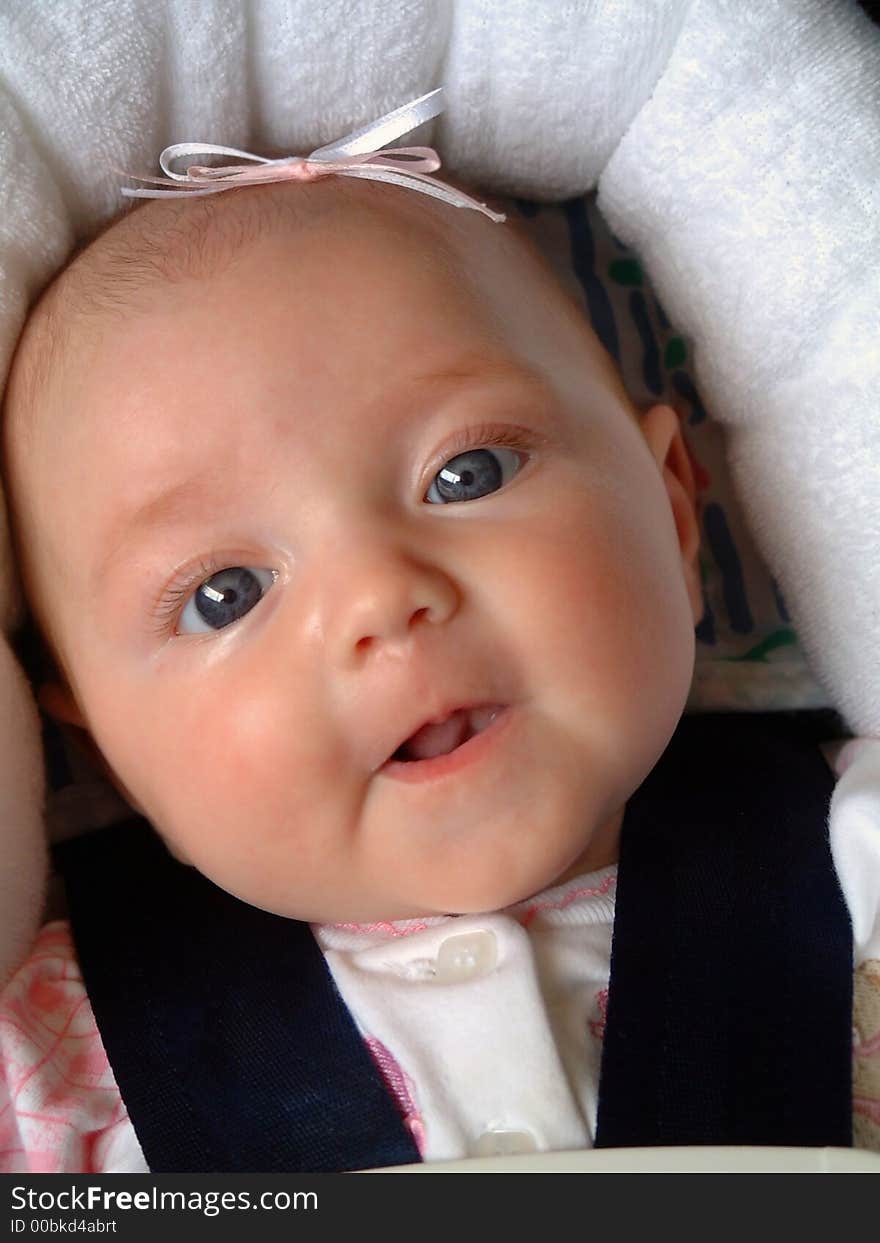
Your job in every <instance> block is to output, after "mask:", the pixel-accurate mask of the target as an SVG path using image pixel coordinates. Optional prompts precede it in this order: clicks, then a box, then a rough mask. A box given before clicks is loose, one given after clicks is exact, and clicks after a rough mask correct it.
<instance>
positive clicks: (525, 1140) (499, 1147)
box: [473, 1127, 538, 1157]
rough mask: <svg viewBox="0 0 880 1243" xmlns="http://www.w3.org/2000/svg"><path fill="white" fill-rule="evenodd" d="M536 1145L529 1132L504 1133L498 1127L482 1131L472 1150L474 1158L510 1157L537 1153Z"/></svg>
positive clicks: (504, 1131)
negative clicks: (520, 1153)
mask: <svg viewBox="0 0 880 1243" xmlns="http://www.w3.org/2000/svg"><path fill="white" fill-rule="evenodd" d="M537 1151H538V1143H537V1140H536V1139H535V1137H534V1135H532V1133H531V1132H530V1131H506V1130H504V1129H503V1128H501V1127H499V1128H498V1129H497V1130H496V1129H492V1130H489V1131H484V1132H483V1134H482V1135H481V1136H480V1138H479V1139H478V1140H477V1142H476V1144H475V1145H474V1148H473V1155H474V1156H475V1157H510V1156H515V1155H516V1153H518V1152H537Z"/></svg>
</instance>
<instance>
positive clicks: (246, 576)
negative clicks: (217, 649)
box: [177, 565, 277, 634]
mask: <svg viewBox="0 0 880 1243" xmlns="http://www.w3.org/2000/svg"><path fill="white" fill-rule="evenodd" d="M276 577H277V576H276V573H275V571H274V570H261V569H254V568H252V567H248V566H244V565H233V566H230V567H229V569H227V570H220V571H219V572H218V573H217V574H212V575H211V577H210V578H206V579H205V581H204V582H203V583H201V584H200V585H199V586H198V587H197V588H196V590H195V591H194V592H193V594H192V595H191V596H190V598H189V599H188V600H187V602H186V605H185V607H184V609H183V612H182V613H181V614H180V621H179V622H178V624H177V633H178V634H204V633H206V632H210V631H212V630H222V629H223V628H224V626H231V625H232V623H233V622H237V621H239V620H240V619H241V618H242V617H244V616H245V614H246V613H249V612H250V611H251V609H252V608H253V607H254V605H256V604H259V602H260V601H261V600H262V598H263V596H264V595H265V594H266V592H267V591H268V590H269V588H270V587H271V586H272V584H273V583H274V581H275V578H276Z"/></svg>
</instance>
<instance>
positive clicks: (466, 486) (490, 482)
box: [425, 445, 522, 505]
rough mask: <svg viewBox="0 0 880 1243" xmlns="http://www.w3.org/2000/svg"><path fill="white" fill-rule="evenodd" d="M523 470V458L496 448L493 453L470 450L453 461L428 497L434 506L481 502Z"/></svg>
mask: <svg viewBox="0 0 880 1243" xmlns="http://www.w3.org/2000/svg"><path fill="white" fill-rule="evenodd" d="M521 466H522V454H521V453H515V452H514V451H513V449H505V448H503V447H502V446H501V445H495V446H494V447H493V448H491V449H468V451H467V453H459V454H458V455H457V456H456V457H454V458H450V459H449V461H448V462H447V463H446V465H445V466H444V467H443V469H442V470H440V471H438V472H437V474H436V475H435V476H434V481H433V483H432V484H431V486H430V488H429V489H428V492H427V495H426V496H425V500H426V501H430V502H431V503H432V504H439V505H447V504H449V503H450V502H452V501H477V500H479V499H480V497H481V496H489V495H490V494H491V493H492V492H497V491H498V489H499V488H503V487H504V485H505V484H506V483H509V482H510V480H511V479H512V478H513V476H514V475H515V474H516V473H517V471H518V470H519V469H520V467H521Z"/></svg>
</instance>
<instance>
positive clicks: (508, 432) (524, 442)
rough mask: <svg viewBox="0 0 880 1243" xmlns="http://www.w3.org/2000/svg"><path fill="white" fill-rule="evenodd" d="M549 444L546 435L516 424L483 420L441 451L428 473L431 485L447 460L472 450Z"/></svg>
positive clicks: (528, 448) (464, 431)
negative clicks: (484, 421) (485, 421)
mask: <svg viewBox="0 0 880 1243" xmlns="http://www.w3.org/2000/svg"><path fill="white" fill-rule="evenodd" d="M547 443H548V441H547V437H546V436H542V435H541V433H540V432H536V431H533V430H532V429H531V428H527V427H520V426H519V425H518V424H516V423H480V424H478V425H477V426H475V427H463V428H461V430H460V431H457V432H456V433H455V435H454V436H452V437H451V438H450V439H449V440H448V441H447V442H446V443H445V444H444V445H443V446H442V448H441V449H440V451H439V452H438V454H437V456H436V458H435V459H434V464H433V465H432V467H431V470H430V471H429V473H428V483H429V486H430V481H431V480H432V479H433V478H434V476H435V475H436V474H437V472H438V471H439V470H440V468H441V467H442V466H443V464H444V463H445V462H448V461H449V460H450V459H451V458H454V457H457V456H458V455H459V454H460V453H466V452H467V451H468V450H469V449H491V448H492V447H493V446H494V445H498V446H499V447H500V448H503V449H520V450H522V451H523V452H524V453H528V452H531V451H533V450H535V449H537V448H540V447H541V446H542V445H545V444H547Z"/></svg>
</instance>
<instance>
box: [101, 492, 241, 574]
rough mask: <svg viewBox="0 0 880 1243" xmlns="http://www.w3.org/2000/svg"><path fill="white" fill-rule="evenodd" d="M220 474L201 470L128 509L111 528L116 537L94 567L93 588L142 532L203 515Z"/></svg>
mask: <svg viewBox="0 0 880 1243" xmlns="http://www.w3.org/2000/svg"><path fill="white" fill-rule="evenodd" d="M220 474H221V472H219V471H218V470H217V469H216V467H215V468H213V469H212V470H203V471H198V472H196V473H195V474H193V475H188V476H187V477H186V478H185V479H182V480H180V481H179V482H177V483H172V484H169V485H167V486H166V487H163V488H160V489H159V490H158V491H157V492H155V493H154V494H153V495H152V496H150V497H148V498H147V500H145V501H144V502H142V503H141V504H140V505H137V506H135V507H132V508H131V509H128V510H125V511H124V512H123V513H122V514H121V515H120V516H119V517H118V518H117V520H116V521H115V522H114V524H113V527H112V528H111V529H112V533H113V537H114V538H112V539H111V541H110V547H109V549H108V551H107V553H106V555H105V556H103V557H102V558H101V560H100V561H99V563H98V565H97V566H96V567H95V574H94V579H93V587H94V586H95V585H97V584H98V583H99V582H100V581H101V580H102V579H103V578H104V576H105V575H106V574H107V572H108V571H109V570H110V568H111V566H112V565H113V563H114V562H115V561H116V560H117V559H118V558H119V556H120V555H121V554H122V552H123V551H124V550H125V549H126V548H127V547H128V546H129V544H130V543H131V541H132V539H133V537H134V536H135V535H137V534H138V532H139V531H142V530H145V529H147V530H150V529H153V530H155V529H157V528H161V527H170V526H179V525H181V524H182V523H183V522H185V521H186V520H187V518H188V517H190V515H192V514H195V513H198V512H203V508H204V504H205V501H206V499H207V498H208V497H209V496H210V495H211V493H212V489H216V487H217V482H218V479H219V477H220Z"/></svg>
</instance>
